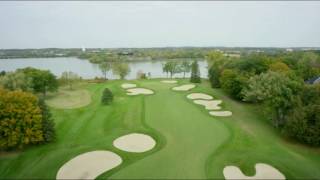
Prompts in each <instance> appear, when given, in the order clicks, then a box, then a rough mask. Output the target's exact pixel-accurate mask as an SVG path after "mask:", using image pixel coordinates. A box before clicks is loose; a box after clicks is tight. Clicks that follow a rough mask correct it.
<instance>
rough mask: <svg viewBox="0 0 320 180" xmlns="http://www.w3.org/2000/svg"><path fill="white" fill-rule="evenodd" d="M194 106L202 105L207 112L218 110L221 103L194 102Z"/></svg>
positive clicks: (212, 101)
mask: <svg viewBox="0 0 320 180" xmlns="http://www.w3.org/2000/svg"><path fill="white" fill-rule="evenodd" d="M193 102H194V103H195V104H199V105H203V106H205V108H206V109H207V110H219V109H221V107H220V106H219V104H221V103H222V101H221V100H194V101H193Z"/></svg>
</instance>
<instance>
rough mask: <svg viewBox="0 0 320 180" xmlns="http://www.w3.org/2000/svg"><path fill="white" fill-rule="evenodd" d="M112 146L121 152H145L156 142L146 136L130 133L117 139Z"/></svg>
mask: <svg viewBox="0 0 320 180" xmlns="http://www.w3.org/2000/svg"><path fill="white" fill-rule="evenodd" d="M113 145H114V146H115V147H117V148H118V149H121V150H123V151H128V152H145V151H148V150H151V149H152V148H153V147H154V146H155V145H156V141H155V140H154V139H153V138H152V137H150V136H148V135H146V134H139V133H132V134H127V135H124V136H121V137H119V138H117V139H116V140H114V141H113Z"/></svg>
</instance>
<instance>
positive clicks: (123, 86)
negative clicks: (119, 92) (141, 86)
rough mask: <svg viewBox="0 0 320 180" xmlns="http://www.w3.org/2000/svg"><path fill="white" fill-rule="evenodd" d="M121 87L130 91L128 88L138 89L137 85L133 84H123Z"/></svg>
mask: <svg viewBox="0 0 320 180" xmlns="http://www.w3.org/2000/svg"><path fill="white" fill-rule="evenodd" d="M121 87H122V88H123V89H128V88H135V87H137V85H136V84H132V83H123V84H121Z"/></svg>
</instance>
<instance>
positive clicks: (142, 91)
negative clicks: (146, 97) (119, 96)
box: [127, 88, 153, 96]
mask: <svg viewBox="0 0 320 180" xmlns="http://www.w3.org/2000/svg"><path fill="white" fill-rule="evenodd" d="M127 91H128V92H127V95H129V96H135V95H139V94H153V91H152V90H150V89H146V88H132V89H127Z"/></svg>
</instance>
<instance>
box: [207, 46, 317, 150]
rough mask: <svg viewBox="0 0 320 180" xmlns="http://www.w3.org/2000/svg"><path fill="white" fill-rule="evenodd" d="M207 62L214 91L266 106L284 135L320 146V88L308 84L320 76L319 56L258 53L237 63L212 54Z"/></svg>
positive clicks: (272, 120)
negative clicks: (220, 91)
mask: <svg viewBox="0 0 320 180" xmlns="http://www.w3.org/2000/svg"><path fill="white" fill-rule="evenodd" d="M207 61H208V64H209V67H210V69H209V80H210V83H211V86H212V87H213V88H222V89H223V90H224V91H225V92H226V93H228V94H229V95H230V96H231V97H233V98H234V99H237V100H241V101H246V102H250V103H257V104H262V107H263V109H264V111H265V112H267V113H266V114H268V117H269V119H270V120H271V122H272V123H273V125H274V126H275V127H276V128H278V129H280V130H281V132H282V133H283V134H285V135H287V136H290V137H294V138H295V139H297V140H299V141H301V142H303V143H307V144H310V145H316V146H319V145H320V84H319V83H318V84H308V83H306V81H307V80H308V79H310V78H314V77H319V76H320V57H319V55H317V54H315V53H313V52H291V53H278V54H275V55H266V54H263V53H257V54H250V55H247V56H243V57H241V58H240V59H233V58H230V57H225V56H223V54H221V53H219V52H211V53H209V54H208V56H207Z"/></svg>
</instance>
